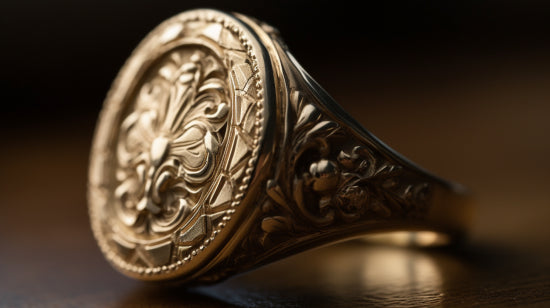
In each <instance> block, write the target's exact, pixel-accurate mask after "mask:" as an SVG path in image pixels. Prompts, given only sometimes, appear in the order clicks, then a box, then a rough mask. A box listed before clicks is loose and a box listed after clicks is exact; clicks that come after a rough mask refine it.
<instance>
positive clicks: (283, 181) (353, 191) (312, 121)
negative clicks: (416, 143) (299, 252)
mask: <svg viewBox="0 0 550 308" xmlns="http://www.w3.org/2000/svg"><path fill="white" fill-rule="evenodd" d="M290 101H291V105H292V107H293V109H294V112H295V114H296V120H295V125H294V130H293V132H292V137H291V138H290V148H291V151H289V152H288V153H285V154H283V156H284V157H283V159H282V161H283V162H286V163H283V164H282V165H281V166H280V168H281V172H279V173H278V175H277V176H276V177H275V178H273V179H271V180H269V181H268V182H267V194H268V196H269V198H267V200H266V202H265V203H264V205H263V211H264V213H266V215H265V216H264V218H263V220H262V223H261V229H262V231H263V235H262V236H261V237H260V238H259V240H260V242H262V243H263V244H264V245H265V244H266V243H267V242H269V241H270V240H271V241H272V240H275V241H277V240H276V238H278V240H282V239H284V238H286V237H290V238H293V237H294V238H295V237H296V236H297V235H299V234H307V233H309V232H316V230H318V228H324V227H327V226H337V225H339V224H342V223H349V222H354V221H357V220H359V219H363V220H365V219H366V220H368V219H372V218H377V219H378V218H388V217H390V216H391V217H396V218H397V217H406V216H407V215H410V214H409V213H417V214H421V213H422V212H423V209H426V204H427V203H426V199H427V197H428V194H429V185H428V184H427V183H426V182H424V181H422V180H420V179H418V178H417V177H415V176H414V175H412V173H411V172H410V171H408V170H406V169H404V168H403V167H401V166H400V165H399V164H398V163H396V162H393V161H392V160H391V159H389V158H388V157H385V156H384V155H382V154H381V153H378V152H375V151H374V150H372V149H371V148H370V147H368V146H367V145H364V144H361V143H358V142H356V141H355V142H354V140H353V138H350V135H349V132H348V131H347V130H346V128H344V127H342V126H340V125H339V124H338V123H337V122H335V121H332V120H331V119H329V118H328V117H326V116H324V115H323V113H322V112H321V111H320V110H319V109H318V107H316V106H314V105H313V104H310V103H308V102H307V99H306V98H305V97H304V95H303V94H302V93H300V92H296V91H295V92H293V93H291V96H290Z"/></svg>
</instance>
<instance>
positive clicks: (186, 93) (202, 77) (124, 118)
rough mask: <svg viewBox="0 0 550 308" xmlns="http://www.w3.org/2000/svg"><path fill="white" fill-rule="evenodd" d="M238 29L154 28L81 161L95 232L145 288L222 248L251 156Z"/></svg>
mask: <svg viewBox="0 0 550 308" xmlns="http://www.w3.org/2000/svg"><path fill="white" fill-rule="evenodd" d="M259 72H260V68H259V67H258V62H257V57H256V54H255V50H254V48H253V47H252V43H251V42H250V41H249V39H248V38H247V34H246V32H245V31H243V30H242V29H241V27H239V26H237V23H235V21H234V20H233V19H231V18H229V17H228V16H227V15H224V14H221V13H217V12H214V11H207V10H204V11H191V12H187V13H183V14H180V15H178V16H176V17H174V18H172V19H170V20H168V21H166V22H164V23H163V24H161V25H160V26H159V27H158V28H157V29H155V30H154V31H153V32H151V34H149V36H148V37H147V38H146V39H145V40H144V41H143V42H142V43H141V44H140V46H139V47H138V48H137V49H136V50H135V52H134V54H133V55H132V57H131V58H130V59H129V60H128V62H127V63H126V65H125V66H124V67H123V69H122V70H121V72H120V73H119V76H118V77H117V80H116V81H115V83H114V84H113V87H112V89H111V91H110V93H109V96H108V97H107V100H106V102H105V105H104V109H103V111H102V114H101V117H100V120H99V123H98V127H97V130H96V136H95V139H94V145H93V148H92V156H91V163H90V185H89V203H90V216H91V220H92V228H93V230H94V235H95V236H96V238H97V240H98V242H99V244H100V247H101V249H102V250H103V252H104V254H105V255H106V256H107V258H108V259H109V261H110V262H111V263H113V264H114V265H115V267H116V268H117V269H119V270H121V271H122V272H124V273H126V274H128V275H130V276H134V277H138V278H142V279H165V278H173V277H176V276H178V275H179V274H180V273H181V272H184V271H185V270H184V268H185V265H186V264H187V263H189V262H191V261H192V260H193V258H196V257H197V256H198V255H201V254H205V253H206V251H208V250H209V249H210V250H213V247H212V246H216V245H217V246H219V245H223V243H218V242H219V241H218V242H217V241H216V236H217V235H218V234H220V233H221V232H229V231H226V230H227V229H226V230H223V228H224V227H225V225H226V224H227V221H229V220H230V219H231V217H232V215H233V214H234V213H235V212H236V210H237V206H238V205H239V203H240V201H241V199H242V198H243V196H244V195H245V193H246V190H247V187H248V183H249V181H250V178H251V175H252V172H253V170H254V167H255V162H256V160H257V157H258V152H259V144H260V141H261V136H262V127H263V126H262V124H263V116H262V111H263V100H262V98H263V83H262V77H261V75H260V73H259Z"/></svg>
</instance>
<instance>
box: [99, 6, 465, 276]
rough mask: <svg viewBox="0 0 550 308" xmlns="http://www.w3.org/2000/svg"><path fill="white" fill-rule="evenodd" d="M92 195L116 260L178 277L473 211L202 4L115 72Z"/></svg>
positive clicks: (256, 26) (264, 36)
mask: <svg viewBox="0 0 550 308" xmlns="http://www.w3.org/2000/svg"><path fill="white" fill-rule="evenodd" d="M89 203H90V207H89V208H90V217H91V222H92V228H93V231H94V235H95V237H96V239H97V241H98V243H99V246H100V247H101V250H102V251H103V253H104V255H105V256H106V257H107V259H108V260H109V261H110V262H111V263H112V264H113V265H114V266H115V268H117V269H118V270H120V271H121V272H123V273H125V274H127V275H129V276H131V277H135V278H139V279H143V280H170V279H177V280H178V281H180V282H189V283H197V282H216V281H219V280H221V279H224V278H227V277H229V276H230V275H233V274H237V273H242V272H244V271H246V270H249V269H252V268H255V267H259V266H260V265H264V264H267V263H270V262H273V261H276V260H278V259H282V258H284V257H286V256H290V255H293V254H296V253H298V252H301V251H304V250H306V249H309V248H314V247H317V246H321V245H325V244H328V243H332V242H336V241H340V240H344V239H349V238H354V237H359V236H362V235H365V234H372V233H380V232H387V231H426V232H420V233H412V234H403V233H400V234H394V235H393V236H392V237H391V241H394V242H397V243H417V244H420V245H428V244H441V243H442V242H444V241H443V240H445V242H448V241H449V240H457V239H460V238H462V237H463V236H464V234H465V232H466V228H467V227H468V224H469V221H470V218H471V201H470V199H469V196H468V194H467V192H466V191H465V189H464V188H462V187H461V186H459V185H457V184H453V183H450V182H447V181H445V180H442V179H440V178H438V177H435V176H433V175H430V174H429V173H427V172H426V171H424V170H423V169H421V168H419V167H417V166H416V165H414V164H412V163H411V162H409V161H407V160H406V159H404V158H403V157H401V156H400V155H399V154H397V153H396V152H394V151H393V150H391V149H390V148H389V147H387V146H386V145H384V144H383V143H382V142H381V141H379V140H378V139H377V138H376V137H374V136H373V135H372V134H371V133H369V132H368V131H367V130H365V129H364V128H363V127H362V126H361V125H360V124H358V123H357V122H356V120H354V119H353V118H352V117H350V116H349V115H348V114H347V113H346V112H345V111H344V110H343V109H341V107H340V106H339V105H338V104H336V102H334V100H333V99H332V98H331V97H330V96H329V95H328V94H327V93H326V92H325V91H324V90H323V89H322V88H321V87H320V86H319V85H318V84H317V83H316V82H315V81H314V80H313V79H312V78H311V77H310V76H309V75H308V74H307V73H306V72H305V71H304V70H303V69H302V68H301V66H300V65H299V64H298V62H297V61H296V60H295V59H294V57H293V56H292V54H291V53H290V52H289V50H288V49H287V47H286V45H285V44H284V43H283V41H282V39H281V37H280V36H279V34H278V32H277V30H275V29H274V28H272V27H271V26H269V25H267V24H264V23H261V22H257V21H254V20H252V19H250V18H248V17H246V16H243V15H239V14H225V13H222V12H218V11H214V10H193V11H188V12H185V13H182V14H179V15H177V16H175V17H173V18H171V19H169V20H167V21H165V22H164V23H162V24H161V25H160V26H158V27H157V28H156V29H155V30H153V31H152V32H151V33H150V34H149V35H148V36H147V37H146V38H145V39H144V40H143V41H142V43H141V44H140V45H139V46H138V47H137V49H136V50H135V51H134V53H133V54H132V56H131V57H130V58H129V59H128V61H127V63H126V64H125V66H124V67H123V68H122V70H121V72H120V73H119V76H118V77H117V79H116V80H115V82H114V84H113V86H112V89H111V91H110V92H109V95H108V97H107V99H106V101H105V105H104V108H103V111H102V112H101V115H100V119H99V122H98V126H97V129H96V135H95V138H94V144H93V148H92V153H91V162H90V180H89ZM438 233H439V234H438ZM380 238H381V237H378V239H380Z"/></svg>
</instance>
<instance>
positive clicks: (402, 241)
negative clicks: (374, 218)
mask: <svg viewBox="0 0 550 308" xmlns="http://www.w3.org/2000/svg"><path fill="white" fill-rule="evenodd" d="M360 239H361V240H363V241H365V242H367V243H377V244H391V245H396V246H418V247H427V246H443V245H448V244H450V243H451V242H452V239H451V236H449V235H448V234H445V233H439V232H434V231H393V232H386V233H376V234H370V235H365V236H364V237H362V238H360Z"/></svg>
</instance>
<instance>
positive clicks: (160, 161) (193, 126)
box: [115, 47, 229, 235]
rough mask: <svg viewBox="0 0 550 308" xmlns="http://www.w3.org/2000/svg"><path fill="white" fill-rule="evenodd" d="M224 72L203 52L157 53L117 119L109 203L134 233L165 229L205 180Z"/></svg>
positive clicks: (215, 140) (223, 97) (223, 110)
mask: <svg viewBox="0 0 550 308" xmlns="http://www.w3.org/2000/svg"><path fill="white" fill-rule="evenodd" d="M227 91H228V85H227V72H226V71H225V68H224V67H223V65H222V64H221V63H220V62H219V60H218V59H217V58H216V57H215V56H213V55H211V54H209V53H208V52H207V51H206V50H201V49H197V48H185V47H183V48H180V49H177V50H174V51H172V52H170V53H168V54H167V55H165V56H164V57H163V59H162V60H161V61H160V63H159V64H158V65H157V67H156V68H155V69H154V70H153V71H152V73H150V76H149V77H148V79H147V80H146V81H145V82H144V83H143V85H142V86H141V89H140V90H139V91H138V93H137V95H136V98H135V104H134V106H133V109H132V112H131V113H130V114H129V115H127V116H126V117H125V119H124V120H123V121H122V124H121V129H120V133H119V138H118V144H117V152H116V153H117V160H118V167H117V171H116V177H117V180H118V181H119V185H118V187H117V188H116V190H115V197H116V199H117V200H119V202H117V204H116V206H115V208H116V213H117V215H118V218H119V219H120V221H121V222H122V223H123V224H124V225H126V226H127V227H131V228H132V229H133V230H134V232H136V233H140V234H145V235H155V234H162V233H165V232H168V231H171V230H172V229H173V228H174V227H176V226H177V225H178V224H179V223H180V222H182V220H183V219H184V218H185V217H186V216H187V215H188V214H189V213H190V212H191V211H192V209H193V208H194V207H195V206H196V204H197V202H198V200H199V198H200V195H201V193H202V191H203V190H204V189H205V188H206V187H207V186H208V185H207V182H208V181H209V180H210V177H211V175H212V172H213V170H214V163H215V160H216V155H217V153H218V150H219V147H220V144H221V143H222V142H223V139H224V135H225V131H226V126H227V118H228V113H229V94H228V92H227Z"/></svg>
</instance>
